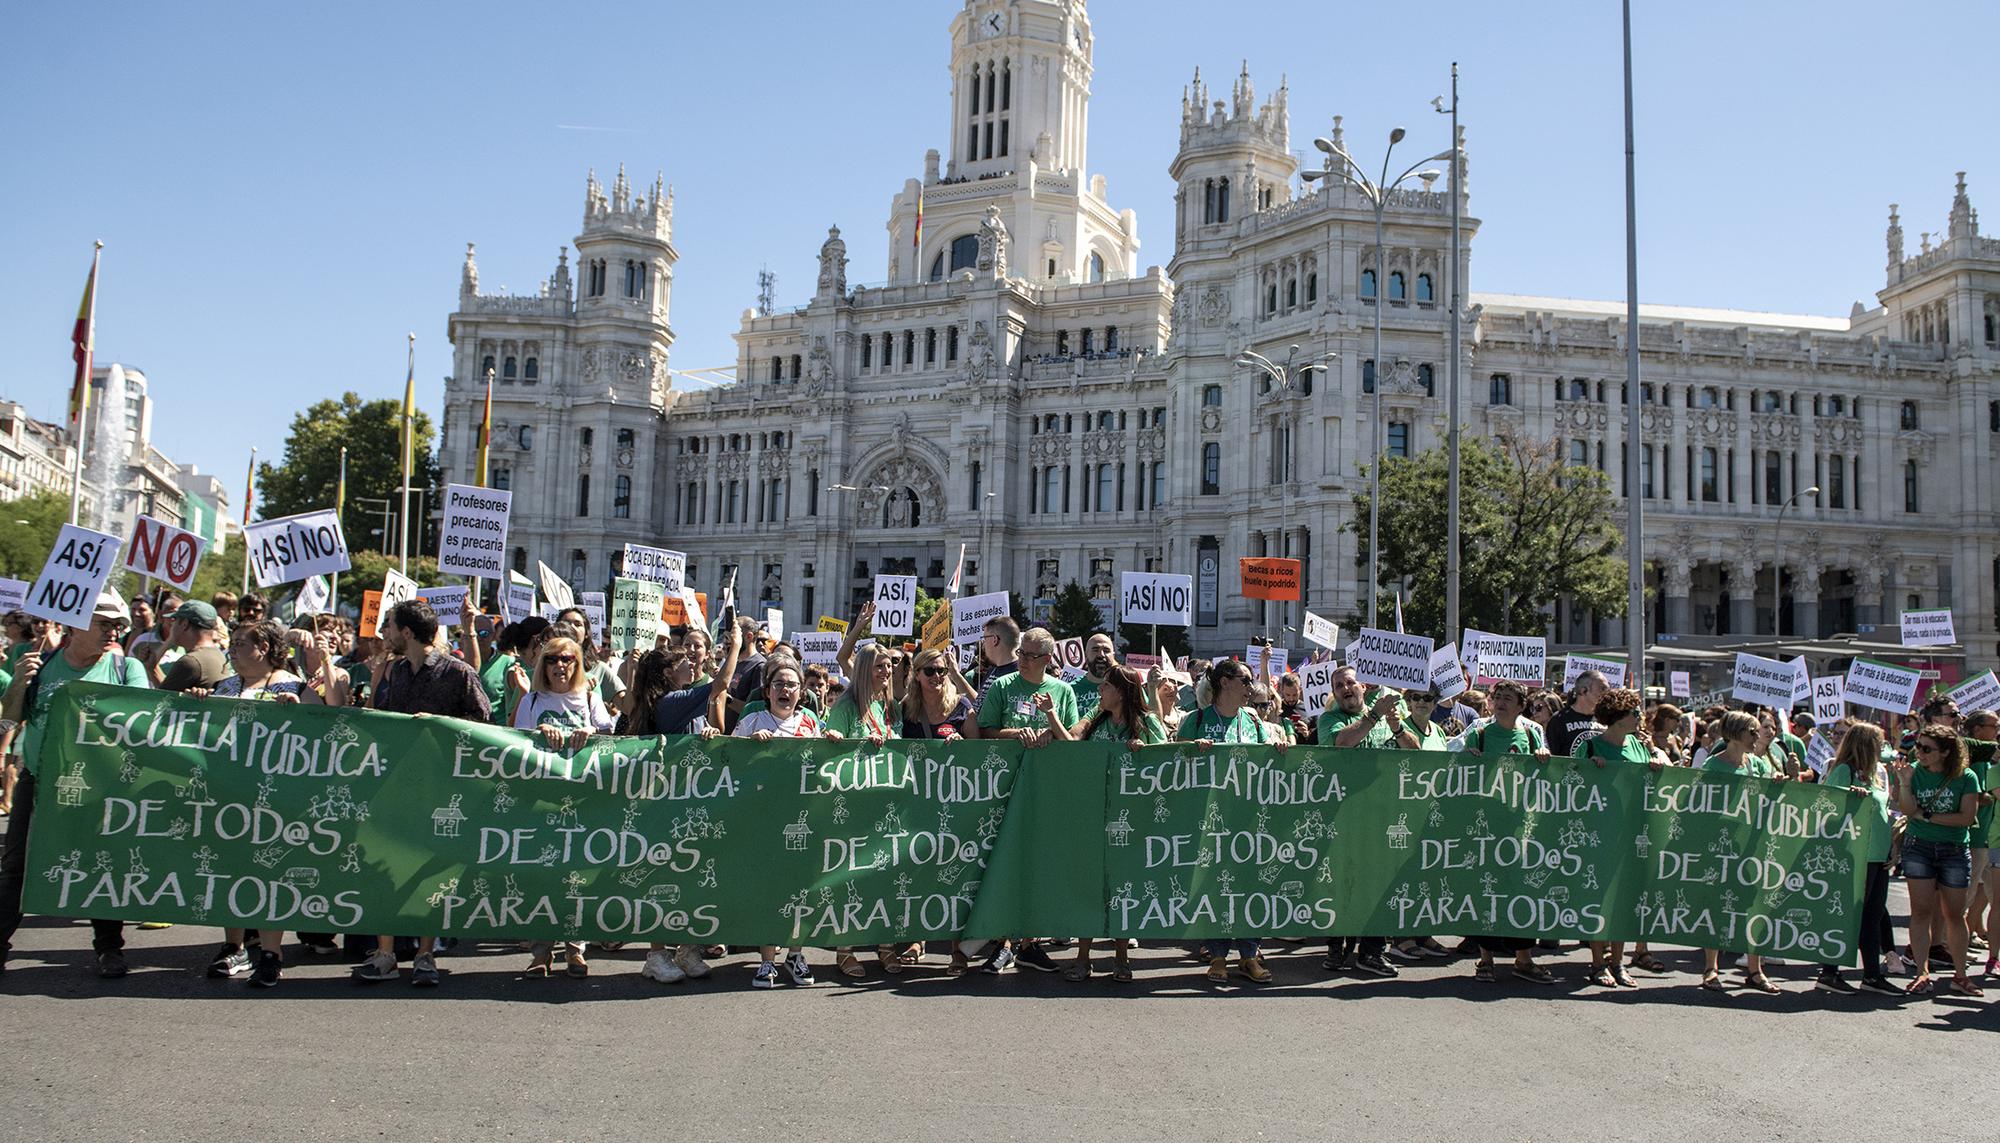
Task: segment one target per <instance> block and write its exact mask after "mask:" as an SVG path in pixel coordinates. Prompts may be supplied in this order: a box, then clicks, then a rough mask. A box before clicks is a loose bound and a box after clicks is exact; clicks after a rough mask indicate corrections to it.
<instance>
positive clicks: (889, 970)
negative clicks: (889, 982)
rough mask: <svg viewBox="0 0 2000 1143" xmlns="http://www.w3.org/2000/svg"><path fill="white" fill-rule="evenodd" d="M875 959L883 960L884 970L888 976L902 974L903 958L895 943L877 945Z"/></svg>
mask: <svg viewBox="0 0 2000 1143" xmlns="http://www.w3.org/2000/svg"><path fill="white" fill-rule="evenodd" d="M875 959H876V960H878V961H881V962H882V972H883V974H884V975H887V976H900V975H902V972H903V958H902V956H901V955H900V954H898V953H897V952H896V946H895V945H877V946H876V947H875Z"/></svg>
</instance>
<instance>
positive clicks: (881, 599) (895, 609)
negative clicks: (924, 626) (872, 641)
mask: <svg viewBox="0 0 2000 1143" xmlns="http://www.w3.org/2000/svg"><path fill="white" fill-rule="evenodd" d="M916 623H917V577H916V576H913V575H878V576H876V577H875V619H874V622H872V623H871V624H870V625H869V629H870V630H871V631H873V632H874V633H875V634H877V635H914V634H916V633H917V627H916Z"/></svg>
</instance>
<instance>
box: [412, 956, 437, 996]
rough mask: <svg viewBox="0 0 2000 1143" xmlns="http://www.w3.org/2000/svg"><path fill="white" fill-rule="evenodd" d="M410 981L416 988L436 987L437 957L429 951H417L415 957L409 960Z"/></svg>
mask: <svg viewBox="0 0 2000 1143" xmlns="http://www.w3.org/2000/svg"><path fill="white" fill-rule="evenodd" d="M410 983H411V984H413V985H415V986H417V987H418V988H436V987H437V986H438V966H437V958H436V957H434V956H432V955H431V954H430V953H418V954H417V959H415V960H413V961H411V962H410Z"/></svg>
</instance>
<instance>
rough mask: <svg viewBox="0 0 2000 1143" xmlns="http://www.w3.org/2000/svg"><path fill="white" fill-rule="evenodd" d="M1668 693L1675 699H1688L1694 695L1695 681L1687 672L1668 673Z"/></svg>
mask: <svg viewBox="0 0 2000 1143" xmlns="http://www.w3.org/2000/svg"><path fill="white" fill-rule="evenodd" d="M1667 693H1668V694H1669V695H1672V696H1673V697H1674V698H1687V697H1688V696H1689V695H1692V694H1693V693H1694V680H1693V679H1691V678H1689V677H1688V673H1687V672H1686V671H1669V672H1667Z"/></svg>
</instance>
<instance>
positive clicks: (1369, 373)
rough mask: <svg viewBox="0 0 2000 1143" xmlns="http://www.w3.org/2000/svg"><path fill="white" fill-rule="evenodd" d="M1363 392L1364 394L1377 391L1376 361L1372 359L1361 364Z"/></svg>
mask: <svg viewBox="0 0 2000 1143" xmlns="http://www.w3.org/2000/svg"><path fill="white" fill-rule="evenodd" d="M1361 391H1362V392H1363V393H1373V392H1374V391H1375V359H1374V358H1372V357H1371V358H1369V359H1368V360H1366V361H1363V362H1362V363H1361Z"/></svg>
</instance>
